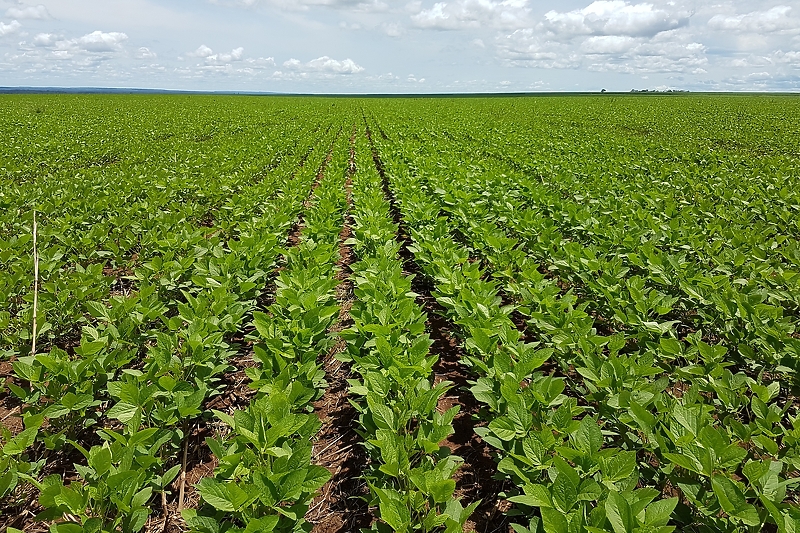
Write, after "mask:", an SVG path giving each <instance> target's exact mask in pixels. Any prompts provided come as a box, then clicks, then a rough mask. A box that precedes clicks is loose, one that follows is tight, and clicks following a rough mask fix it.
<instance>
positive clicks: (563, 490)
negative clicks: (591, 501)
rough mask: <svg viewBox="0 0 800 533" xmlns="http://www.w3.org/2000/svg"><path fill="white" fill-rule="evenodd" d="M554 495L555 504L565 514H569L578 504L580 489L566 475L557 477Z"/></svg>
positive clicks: (554, 484)
mask: <svg viewBox="0 0 800 533" xmlns="http://www.w3.org/2000/svg"><path fill="white" fill-rule="evenodd" d="M552 494H553V504H554V505H555V506H556V508H558V509H559V510H561V511H562V512H564V513H567V512H569V511H570V510H571V509H572V508H573V507H574V506H575V504H576V503H578V487H576V486H575V484H574V483H573V482H572V480H571V479H570V478H569V476H566V475H564V474H559V475H558V477H556V480H555V483H553V488H552Z"/></svg>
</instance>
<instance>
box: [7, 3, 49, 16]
mask: <svg viewBox="0 0 800 533" xmlns="http://www.w3.org/2000/svg"><path fill="white" fill-rule="evenodd" d="M6 16H7V17H11V18H15V19H40V20H41V19H49V18H50V13H48V11H47V8H46V7H45V6H43V5H42V4H39V5H36V6H22V5H21V6H17V7H9V8H8V9H7V10H6Z"/></svg>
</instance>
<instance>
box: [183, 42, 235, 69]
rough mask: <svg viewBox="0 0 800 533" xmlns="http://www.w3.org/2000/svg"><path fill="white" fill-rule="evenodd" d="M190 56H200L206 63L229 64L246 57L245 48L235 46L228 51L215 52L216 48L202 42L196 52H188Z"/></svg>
mask: <svg viewBox="0 0 800 533" xmlns="http://www.w3.org/2000/svg"><path fill="white" fill-rule="evenodd" d="M186 55H187V56H189V57H198V58H200V59H202V60H203V62H204V63H205V64H206V65H216V66H221V65H227V64H229V63H233V62H235V61H241V60H242V59H243V57H244V48H243V47H241V46H240V47H238V48H234V49H233V50H231V51H230V52H227V53H219V52H218V53H215V52H214V50H212V49H211V48H209V47H208V46H206V45H204V44H201V45H200V46H199V47H197V50H195V51H194V52H189V53H188V54H186Z"/></svg>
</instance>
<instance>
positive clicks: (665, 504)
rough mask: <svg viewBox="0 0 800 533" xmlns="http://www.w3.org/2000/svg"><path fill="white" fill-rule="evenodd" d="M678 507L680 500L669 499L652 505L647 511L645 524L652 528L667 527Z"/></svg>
mask: <svg viewBox="0 0 800 533" xmlns="http://www.w3.org/2000/svg"><path fill="white" fill-rule="evenodd" d="M677 505H678V498H667V499H665V500H658V501H655V502H653V503H651V504H650V505H648V506H647V509H646V510H645V519H644V520H645V523H646V524H647V525H648V526H650V527H653V526H665V525H667V522H669V519H670V517H671V516H672V511H674V510H675V506H677Z"/></svg>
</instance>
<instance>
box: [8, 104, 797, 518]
mask: <svg viewBox="0 0 800 533" xmlns="http://www.w3.org/2000/svg"><path fill="white" fill-rule="evenodd" d="M798 370H800V97H797V96H785V95H724V94H720V95H692V94H676V95H614V94H604V95H593V96H580V95H572V96H526V97H494V98H488V97H487V98H477V97H475V98H350V97H347V98H345V97H328V98H325V97H278V96H270V97H266V96H264V97H256V96H215V95H146V96H145V95H91V96H89V95H14V96H2V97H0V420H1V421H2V426H0V531H7V532H8V533H17V532H19V531H24V532H25V533H40V532H42V533H43V532H48V531H49V532H51V533H110V532H120V533H138V532H145V533H161V532H168V533H175V532H192V533H256V532H278V533H289V532H302V531H307V532H308V531H313V532H315V533H330V532H340V533H345V532H359V531H376V532H381V533H389V532H398V533H412V532H414V533H418V532H419V533H433V532H441V533H458V532H462V531H463V532H476V533H489V532H502V533H510V532H514V533H604V532H608V533H669V532H672V531H677V532H691V533H712V532H730V533H733V532H753V533H756V532H759V533H760V532H762V531H763V532H768V533H771V532H779V533H800V410H799V408H800V376H798Z"/></svg>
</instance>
